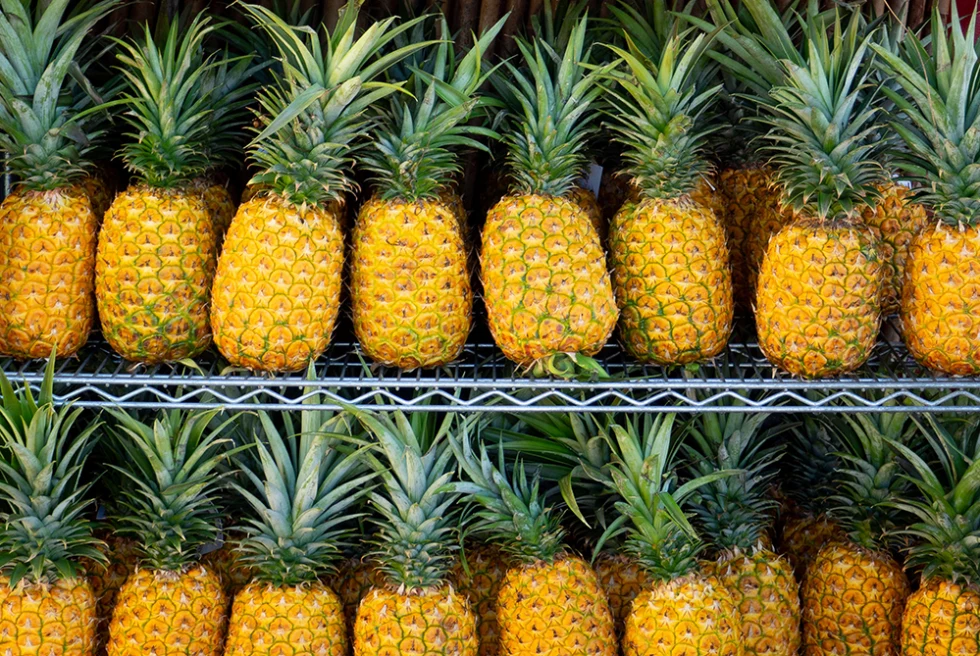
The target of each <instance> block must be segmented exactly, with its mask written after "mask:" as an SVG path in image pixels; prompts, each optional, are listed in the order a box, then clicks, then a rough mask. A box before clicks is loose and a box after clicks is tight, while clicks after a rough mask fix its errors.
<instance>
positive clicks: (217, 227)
mask: <svg viewBox="0 0 980 656" xmlns="http://www.w3.org/2000/svg"><path fill="white" fill-rule="evenodd" d="M195 184H196V187H195V188H196V189H197V191H198V193H199V194H200V195H201V200H203V201H204V205H205V207H207V208H208V212H209V213H210V214H211V222H212V224H213V225H214V233H215V235H217V238H218V249H217V252H221V242H222V241H223V240H224V238H225V235H226V234H227V233H228V227H229V226H231V221H232V219H234V218H235V210H236V209H237V207H236V205H235V201H234V200H233V199H232V197H231V192H230V191H228V189H227V187H225V186H224V185H221V184H217V183H213V182H208V181H206V180H202V181H196V182H195Z"/></svg>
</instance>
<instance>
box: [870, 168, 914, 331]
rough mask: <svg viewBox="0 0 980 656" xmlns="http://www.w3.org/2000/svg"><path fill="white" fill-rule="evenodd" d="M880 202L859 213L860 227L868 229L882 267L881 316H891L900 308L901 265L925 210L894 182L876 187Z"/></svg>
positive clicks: (910, 194) (903, 270) (903, 268)
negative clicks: (862, 220) (863, 225)
mask: <svg viewBox="0 0 980 656" xmlns="http://www.w3.org/2000/svg"><path fill="white" fill-rule="evenodd" d="M878 193H879V194H880V196H881V197H880V198H879V199H878V202H877V204H876V205H875V206H874V207H871V206H867V207H865V208H864V211H863V212H862V215H863V218H864V223H865V225H867V226H868V228H870V229H871V234H872V235H873V236H874V240H875V243H876V244H877V245H878V255H879V257H881V261H882V263H883V264H884V266H885V280H884V284H883V285H882V289H881V312H882V313H883V314H886V315H887V314H895V313H896V312H898V311H899V309H900V308H901V300H902V288H903V280H904V277H905V262H906V261H907V260H908V255H909V247H910V246H911V244H912V241H913V240H914V239H915V237H916V235H918V234H919V233H920V232H921V231H922V230H924V229H925V228H926V225H927V224H928V223H929V217H928V215H927V214H926V209H925V207H923V206H922V205H920V204H919V203H917V202H915V200H914V199H913V196H912V192H911V190H909V189H906V188H905V187H903V186H902V185H900V184H898V183H895V182H886V183H883V184H880V185H879V186H878Z"/></svg>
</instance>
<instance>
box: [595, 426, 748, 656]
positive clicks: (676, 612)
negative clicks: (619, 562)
mask: <svg viewBox="0 0 980 656" xmlns="http://www.w3.org/2000/svg"><path fill="white" fill-rule="evenodd" d="M673 433H674V415H660V416H656V417H653V416H649V415H647V416H637V417H635V418H634V417H626V419H625V420H624V421H623V422H622V423H613V424H611V425H610V426H609V427H608V429H607V432H606V433H605V437H606V439H607V441H608V443H609V446H610V449H611V452H612V459H611V461H610V462H609V464H607V465H606V466H604V467H603V468H602V469H601V470H599V471H595V470H594V469H592V468H589V469H588V470H587V471H589V472H590V475H592V476H594V477H595V478H596V479H597V480H600V481H601V482H603V483H604V484H605V485H607V486H608V487H609V488H610V489H611V490H613V491H614V492H615V493H616V494H617V495H618V499H619V500H618V501H617V504H616V506H617V509H618V510H619V511H620V513H621V514H622V515H623V516H624V517H626V518H627V519H628V521H629V523H630V524H631V526H630V528H629V529H628V530H627V535H628V537H627V539H626V542H625V545H624V549H625V551H626V552H627V553H629V554H631V555H632V556H634V557H635V558H636V559H637V561H638V562H639V563H640V565H641V566H642V567H643V568H644V569H645V570H646V571H647V573H648V574H649V576H650V579H651V582H650V583H649V584H648V585H647V586H646V588H645V589H644V590H643V591H642V592H641V593H640V594H639V595H638V596H637V597H636V598H635V599H634V600H633V603H632V606H631V608H630V613H629V616H628V617H627V618H626V629H625V634H624V636H623V643H622V647H623V653H624V654H625V656H667V655H670V654H679V653H683V654H687V655H689V656H708V655H709V654H711V655H712V656H716V655H731V656H741V654H742V653H743V647H742V642H743V639H742V618H741V614H740V612H739V609H738V605H737V604H736V601H735V598H734V597H733V596H732V594H731V593H730V592H729V591H728V588H727V587H726V586H725V584H724V583H723V582H722V581H721V580H719V579H718V578H717V577H715V576H713V575H711V574H706V573H702V572H700V571H698V568H697V561H696V559H697V556H698V554H699V553H700V552H701V550H702V549H703V544H702V542H701V541H700V539H699V538H698V537H697V533H696V532H695V530H694V527H693V526H691V524H690V521H689V520H688V518H687V515H686V514H685V512H684V510H683V509H682V508H683V505H684V504H685V503H686V502H688V501H689V500H690V497H691V495H692V494H693V493H694V492H695V491H696V490H698V489H699V488H703V487H704V486H705V485H707V484H709V483H712V482H714V481H718V480H721V479H722V478H724V477H726V476H727V475H729V474H731V472H730V471H716V472H712V473H711V474H708V475H707V476H700V477H698V478H695V479H692V480H690V481H688V482H686V483H684V484H683V485H679V483H678V481H677V476H676V472H675V470H673V469H672V468H671V461H672V459H673V457H672V456H673V455H674V454H675V453H676V444H673V442H674V439H673V437H674V436H673Z"/></svg>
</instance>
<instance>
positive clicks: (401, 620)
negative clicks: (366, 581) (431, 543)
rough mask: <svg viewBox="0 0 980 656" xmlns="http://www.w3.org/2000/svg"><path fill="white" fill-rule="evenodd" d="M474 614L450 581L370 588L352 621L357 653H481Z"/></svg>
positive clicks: (404, 655) (377, 655) (467, 655)
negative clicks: (414, 588)
mask: <svg viewBox="0 0 980 656" xmlns="http://www.w3.org/2000/svg"><path fill="white" fill-rule="evenodd" d="M478 652H479V643H478V640H477V637H476V618H475V617H474V616H473V611H471V610H470V606H469V602H468V601H467V600H466V597H465V596H464V595H462V594H459V593H457V592H456V591H455V590H453V588H452V587H451V586H449V585H443V586H441V587H433V588H426V589H422V590H417V591H408V592H399V591H395V590H390V589H389V588H387V587H380V588H372V589H371V590H370V591H369V592H368V593H367V594H366V595H365V596H364V598H363V599H362V600H361V605H360V607H359V608H358V609H357V622H356V623H355V624H354V656H477V654H478Z"/></svg>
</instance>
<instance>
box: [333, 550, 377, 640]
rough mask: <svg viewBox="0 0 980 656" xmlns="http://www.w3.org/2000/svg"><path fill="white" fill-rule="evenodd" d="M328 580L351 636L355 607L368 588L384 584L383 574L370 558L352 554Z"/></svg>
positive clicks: (348, 633)
mask: <svg viewBox="0 0 980 656" xmlns="http://www.w3.org/2000/svg"><path fill="white" fill-rule="evenodd" d="M328 581H329V583H330V587H331V589H332V590H334V591H335V592H336V593H337V595H338V596H339V597H340V601H341V603H343V605H344V619H345V621H346V624H347V635H348V636H353V635H354V622H355V621H357V607H358V606H359V605H360V604H361V599H363V598H364V595H365V594H367V592H368V590H370V589H371V588H375V587H380V586H383V585H384V584H385V578H384V574H383V573H382V571H381V569H380V568H379V567H378V563H377V562H376V561H375V560H373V559H372V558H366V557H363V556H352V557H350V558H348V559H347V560H345V561H343V562H342V563H340V565H338V566H337V569H336V571H335V572H334V573H333V574H332V575H331V576H330V577H329V579H328Z"/></svg>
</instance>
